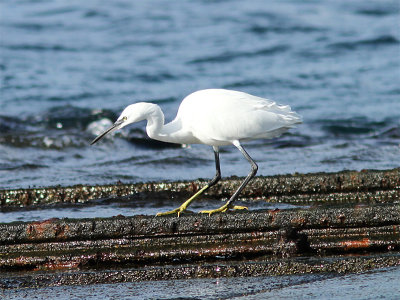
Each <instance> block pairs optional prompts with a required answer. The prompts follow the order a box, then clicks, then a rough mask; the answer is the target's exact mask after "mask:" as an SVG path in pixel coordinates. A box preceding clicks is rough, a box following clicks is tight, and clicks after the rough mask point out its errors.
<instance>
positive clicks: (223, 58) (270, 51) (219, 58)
mask: <svg viewBox="0 0 400 300" xmlns="http://www.w3.org/2000/svg"><path fill="white" fill-rule="evenodd" d="M289 49H290V47H289V46H288V45H277V46H273V47H268V48H264V49H259V50H256V51H232V52H225V53H222V54H218V55H211V56H206V57H200V58H196V59H193V60H190V61H189V62H188V64H200V63H216V62H230V61H232V60H235V59H238V58H243V57H246V58H249V57H257V56H269V55H274V54H276V53H283V52H286V51H288V50H289Z"/></svg>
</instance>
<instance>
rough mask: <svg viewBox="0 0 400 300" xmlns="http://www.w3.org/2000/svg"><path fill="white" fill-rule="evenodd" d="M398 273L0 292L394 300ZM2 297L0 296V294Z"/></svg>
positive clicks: (17, 295)
mask: <svg viewBox="0 0 400 300" xmlns="http://www.w3.org/2000/svg"><path fill="white" fill-rule="evenodd" d="M399 276H400V268H399V267H393V268H386V269H381V270H376V271H372V272H365V273H361V274H349V275H344V276H343V275H342V276H337V275H329V274H308V275H292V276H268V277H249V278H215V279H192V280H174V281H151V282H135V283H121V284H112V285H111V284H101V285H90V286H59V287H49V288H42V289H20V290H15V291H4V292H3V293H4V297H5V298H6V299H54V298H57V299H60V300H61V299H171V300H172V299H177V300H178V299H192V300H197V299H208V300H211V299H257V300H261V299H340V300H343V299H346V300H347V299H349V300H350V299H399V295H400V286H399V284H398V279H399ZM0 295H1V291H0Z"/></svg>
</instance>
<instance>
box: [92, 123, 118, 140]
mask: <svg viewBox="0 0 400 300" xmlns="http://www.w3.org/2000/svg"><path fill="white" fill-rule="evenodd" d="M122 123H124V121H123V120H119V121H116V122H115V123H114V124H113V125H112V126H111V127H110V128H108V129H107V130H105V131H104V132H103V133H101V134H99V135H98V136H97V137H96V138H95V139H94V140H93V141H92V142H91V143H90V145H93V144H94V143H97V142H98V141H99V140H101V139H102V138H103V137H104V136H106V135H107V134H109V133H111V132H113V131H115V130H118V129H119V128H120V127H121V125H122Z"/></svg>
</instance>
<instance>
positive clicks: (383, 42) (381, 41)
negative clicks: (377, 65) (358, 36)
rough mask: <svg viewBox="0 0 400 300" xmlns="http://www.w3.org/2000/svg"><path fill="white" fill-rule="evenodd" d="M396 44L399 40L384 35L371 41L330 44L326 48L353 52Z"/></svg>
mask: <svg viewBox="0 0 400 300" xmlns="http://www.w3.org/2000/svg"><path fill="white" fill-rule="evenodd" d="M397 44H399V40H398V39H396V38H395V37H394V36H392V35H384V36H379V37H376V38H371V39H364V40H358V41H349V42H337V43H332V44H330V45H328V47H329V48H333V49H337V50H354V49H358V48H361V47H380V46H387V45H397Z"/></svg>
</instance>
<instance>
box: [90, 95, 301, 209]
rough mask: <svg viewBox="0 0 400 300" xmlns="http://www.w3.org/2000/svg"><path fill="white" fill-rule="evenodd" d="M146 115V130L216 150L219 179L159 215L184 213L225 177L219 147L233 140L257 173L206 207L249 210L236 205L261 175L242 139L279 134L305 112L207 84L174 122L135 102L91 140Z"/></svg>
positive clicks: (190, 98) (183, 105) (155, 108)
mask: <svg viewBox="0 0 400 300" xmlns="http://www.w3.org/2000/svg"><path fill="white" fill-rule="evenodd" d="M142 120H147V126H146V132H147V134H148V136H149V137H150V138H152V139H155V140H159V141H163V142H169V143H178V144H205V145H209V146H212V147H213V149H214V156H215V168H216V174H215V176H214V178H213V179H212V180H211V181H210V182H209V183H208V184H207V185H206V186H204V187H203V188H202V189H200V190H199V191H198V192H197V193H196V194H194V195H193V196H192V197H191V198H189V199H188V200H186V201H185V202H184V203H183V204H182V205H181V206H180V207H178V208H176V209H174V210H171V211H167V212H163V213H158V214H157V215H158V216H160V215H167V214H174V213H177V214H178V216H179V215H180V213H181V212H183V211H184V210H186V208H187V207H188V206H189V204H190V203H191V202H192V201H193V200H194V199H195V198H197V197H198V196H200V195H201V194H202V193H204V191H206V190H208V189H209V188H210V187H212V186H213V185H215V184H216V183H217V182H218V181H219V180H220V179H221V170H220V163H219V147H220V146H225V145H231V144H233V145H234V146H236V148H238V149H239V151H240V152H241V153H242V154H243V156H244V157H245V158H246V159H247V160H248V162H249V163H250V164H251V172H250V173H249V174H248V175H247V177H246V178H245V180H244V181H243V183H242V184H241V185H240V186H239V188H238V189H237V190H236V192H235V193H234V194H233V195H232V197H231V198H230V199H229V200H228V201H227V202H226V203H225V204H224V205H223V206H221V207H220V208H218V209H214V210H205V211H201V212H202V213H208V214H210V215H211V214H212V213H216V212H225V211H227V210H228V209H246V207H243V206H234V205H233V203H234V202H235V200H236V199H237V198H238V196H239V194H240V192H241V191H242V190H243V189H244V187H245V186H246V185H247V183H248V182H249V181H250V180H251V179H252V178H253V177H254V176H255V174H256V173H257V169H258V166H257V164H256V163H255V162H254V160H253V159H252V158H251V157H250V155H249V154H247V152H246V150H245V149H244V148H243V147H242V145H241V142H243V141H249V140H254V139H268V138H273V137H277V136H279V135H281V134H282V133H284V132H285V131H287V130H288V129H289V128H292V127H293V126H294V125H295V124H299V123H301V122H302V118H301V116H300V115H298V114H297V113H295V112H293V111H292V110H291V108H290V106H288V105H279V104H276V103H275V102H273V101H270V100H267V99H264V98H260V97H256V96H252V95H249V94H246V93H243V92H238V91H231V90H224V89H207V90H201V91H197V92H194V93H192V94H190V95H189V96H187V97H186V98H185V99H183V101H182V103H181V105H180V106H179V109H178V113H177V115H176V117H175V119H174V120H173V121H172V122H170V123H168V124H164V114H163V112H162V111H161V109H160V107H159V106H158V105H156V104H152V103H145V102H140V103H135V104H131V105H129V106H127V107H126V108H125V109H124V110H123V112H122V113H121V115H120V116H119V118H118V119H117V121H116V122H115V123H114V124H113V125H112V126H111V127H110V128H108V129H107V130H106V131H104V132H103V133H102V134H100V135H99V136H97V137H96V138H95V139H94V140H93V141H92V143H91V145H93V144H94V143H96V142H97V141H99V140H100V139H101V138H102V137H104V136H105V135H106V134H108V133H111V132H113V131H115V130H118V129H120V128H122V127H124V126H126V125H128V124H131V123H134V122H139V121H142Z"/></svg>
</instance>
